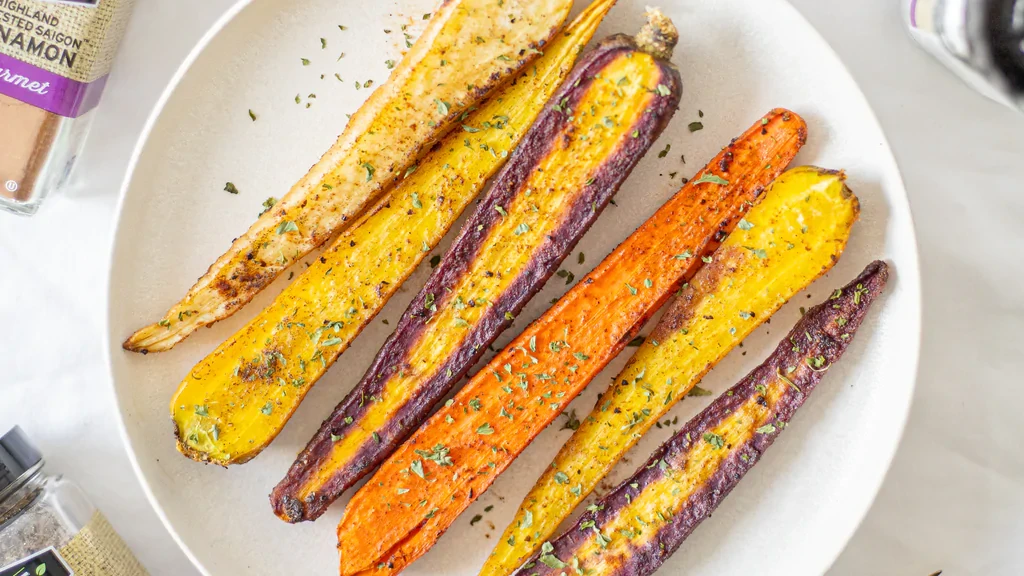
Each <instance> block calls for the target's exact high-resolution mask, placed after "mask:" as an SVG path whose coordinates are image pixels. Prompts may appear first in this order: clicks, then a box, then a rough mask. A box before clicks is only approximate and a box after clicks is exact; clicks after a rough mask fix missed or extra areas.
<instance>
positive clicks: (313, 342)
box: [171, 0, 614, 465]
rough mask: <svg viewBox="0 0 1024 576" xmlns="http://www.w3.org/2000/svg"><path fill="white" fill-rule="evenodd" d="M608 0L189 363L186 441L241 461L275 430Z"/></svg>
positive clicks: (564, 68) (527, 120)
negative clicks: (235, 328) (256, 310)
mask: <svg viewBox="0 0 1024 576" xmlns="http://www.w3.org/2000/svg"><path fill="white" fill-rule="evenodd" d="M612 4H614V1H613V0H600V1H599V2H595V3H594V4H593V5H592V6H591V8H589V9H588V10H586V11H585V12H584V13H583V14H581V15H580V17H579V18H577V20H576V21H575V23H574V24H573V25H572V26H571V27H570V28H569V29H567V30H566V31H565V33H563V34H559V36H558V37H557V38H556V39H555V40H554V41H553V42H552V43H551V44H550V45H549V46H548V47H547V52H546V53H545V54H544V56H543V57H541V58H540V59H538V60H537V61H536V63H535V65H534V66H532V67H531V69H530V70H529V71H527V72H524V73H523V74H521V75H520V76H518V77H517V78H516V79H515V82H513V83H512V84H511V85H509V86H505V87H503V88H502V89H501V90H500V91H499V92H498V93H497V94H495V97H494V98H491V99H490V100H488V101H487V102H485V103H484V104H482V105H481V107H480V109H479V110H476V111H475V112H473V113H472V114H470V115H469V116H467V117H466V118H465V119H464V120H463V123H464V124H465V125H466V126H469V127H471V128H472V129H473V130H476V131H473V132H470V131H466V130H460V131H459V132H458V133H453V134H450V135H449V136H447V137H446V138H445V139H444V140H442V142H441V144H440V146H439V147H438V149H437V150H435V151H434V152H433V153H431V154H429V155H427V157H425V158H424V159H423V161H421V162H420V164H419V168H418V169H417V170H416V171H414V172H412V173H411V174H410V175H409V176H408V177H407V178H405V179H403V180H402V182H401V183H399V185H398V186H397V187H396V188H395V189H394V190H393V191H392V193H391V195H389V196H387V197H385V198H382V199H381V200H380V201H378V202H377V204H376V205H375V206H373V207H372V208H371V209H370V210H369V211H368V213H367V214H366V215H364V216H363V217H362V219H361V220H360V222H358V223H356V224H355V225H354V226H352V227H351V228H349V229H348V230H346V231H344V232H343V233H342V234H341V235H340V236H339V238H338V239H337V240H335V241H334V242H333V243H332V244H331V246H330V247H328V248H327V249H326V250H325V251H324V252H323V253H322V254H321V255H320V258H318V259H317V260H314V261H313V262H312V263H311V265H310V267H309V268H308V269H307V270H306V271H305V272H304V273H303V274H301V275H300V276H299V277H298V278H297V279H296V280H295V282H294V283H293V284H292V285H291V286H289V287H288V288H286V289H285V291H284V292H282V293H281V294H280V295H279V296H278V297H277V299H275V301H274V302H273V304H271V305H270V306H269V307H267V308H266V309H265V310H264V311H263V312H261V313H260V314H259V315H258V316H256V317H255V318H254V319H253V320H252V321H251V322H249V323H248V324H247V325H246V326H245V327H244V328H243V329H242V330H240V331H239V332H237V333H236V334H235V335H234V336H232V337H231V338H230V339H229V340H228V341H226V342H225V343H223V344H222V345H221V346H220V347H218V348H217V350H216V351H214V353H212V354H211V355H209V356H207V357H206V358H205V359H204V360H203V361H202V362H200V363H199V364H197V365H196V366H195V367H194V368H193V369H192V371H191V372H190V373H189V375H188V377H187V378H186V379H185V380H184V382H182V384H181V386H180V387H179V388H178V391H177V393H176V394H175V397H174V399H173V400H172V402H171V412H172V417H173V419H174V424H175V433H176V436H177V440H178V449H179V450H180V451H181V452H182V453H184V454H185V455H186V456H188V457H190V458H193V459H195V460H200V461H208V462H213V463H216V464H221V465H228V464H240V463H242V462H245V461H247V460H249V459H251V458H252V457H254V456H256V454H258V453H259V452H260V450H262V449H263V447H264V446H266V445H267V444H268V443H269V442H270V441H271V440H273V438H274V437H275V436H276V435H277V434H278V432H279V431H280V430H281V428H282V427H283V426H284V424H285V422H287V420H288V418H289V417H290V416H291V414H292V412H293V411H294V410H295V408H296V406H298V404H299V402H301V401H302V399H303V397H304V396H305V394H306V392H307V391H308V390H309V388H310V387H311V386H312V385H313V384H314V383H315V382H316V381H317V380H318V379H319V378H320V377H321V376H322V375H323V374H324V373H325V372H326V370H327V369H328V368H329V367H330V366H331V365H332V364H333V363H334V361H335V360H336V359H337V358H338V356H339V355H341V354H342V352H344V351H345V349H346V348H347V347H348V345H349V344H350V343H351V342H352V340H353V339H354V338H355V337H356V336H357V335H358V334H359V332H360V331H361V330H362V329H363V327H364V326H366V325H367V324H368V323H369V322H370V320H372V319H373V317H374V316H375V315H376V314H377V312H379V311H380V310H381V308H383V306H384V304H385V303H386V302H387V301H388V299H389V298H390V297H391V296H392V295H393V294H394V293H395V291H396V290H397V289H398V288H399V287H400V286H401V284H402V282H404V281H405V280H406V279H407V278H408V277H409V275H410V274H411V273H412V272H413V270H414V269H415V268H416V266H417V265H418V264H419V263H420V262H421V261H422V260H423V258H425V257H426V256H427V255H428V253H429V250H430V249H432V248H433V247H434V246H436V245H437V243H438V242H439V241H440V240H441V238H442V237H444V235H445V234H446V233H447V232H448V230H449V228H450V227H451V226H452V224H453V223H454V222H455V220H456V219H457V218H458V217H459V215H460V214H461V213H462V211H463V210H464V209H465V208H466V206H467V205H468V204H469V203H470V202H471V201H472V200H473V198H475V197H476V195H477V194H478V193H479V192H480V191H481V190H482V189H483V188H484V186H485V184H486V182H487V179H488V178H490V177H491V176H492V175H494V174H495V173H496V172H497V171H498V170H499V169H500V168H501V167H502V166H503V165H504V164H505V161H506V158H507V157H508V152H510V151H511V150H512V149H513V148H514V147H515V145H516V144H517V143H518V142H519V141H520V140H521V139H522V137H523V136H524V135H525V133H526V131H527V129H528V128H529V127H530V125H531V124H532V123H533V121H534V120H535V119H536V118H537V116H538V115H539V114H540V113H541V111H542V110H543V107H544V105H545V104H546V102H547V100H548V98H549V97H550V96H551V95H552V94H554V93H555V91H556V90H557V89H558V87H559V86H560V85H561V84H562V82H563V80H564V79H565V78H566V77H567V76H568V75H569V73H570V72H571V70H572V66H573V63H574V62H575V61H576V57H577V55H578V53H579V51H580V50H581V49H582V48H583V45H585V44H586V43H587V42H588V41H589V40H590V38H591V37H592V36H593V34H594V31H595V30H596V29H597V27H598V25H599V24H600V22H601V19H602V18H603V17H604V15H605V14H606V13H607V11H608V9H609V8H610V7H611V6H612ZM467 142H468V143H469V144H468V146H467V144H466V143H467Z"/></svg>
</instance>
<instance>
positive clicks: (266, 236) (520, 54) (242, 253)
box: [123, 0, 572, 352]
mask: <svg viewBox="0 0 1024 576" xmlns="http://www.w3.org/2000/svg"><path fill="white" fill-rule="evenodd" d="M571 7H572V0H531V1H530V2H495V1H493V0H446V1H444V2H441V3H440V5H439V6H438V7H437V9H436V10H435V11H434V12H433V13H432V17H431V19H430V22H428V24H427V27H426V29H425V30H424V31H423V33H422V34H421V35H420V37H419V38H418V39H417V41H416V43H415V44H414V45H413V47H412V49H411V50H410V51H409V53H408V54H406V56H405V58H403V59H402V61H401V62H400V63H399V64H398V66H396V67H395V69H394V70H393V71H392V73H391V77H390V78H389V79H388V81H387V82H385V83H384V84H383V85H382V86H381V87H380V88H378V89H377V90H376V91H374V92H373V94H372V95H371V96H370V98H369V99H368V100H367V101H366V102H365V103H364V104H363V105H362V106H361V107H360V108H359V110H358V111H357V112H356V113H355V114H354V115H353V116H352V118H351V119H350V120H349V122H348V124H347V125H346V126H345V130H344V132H343V133H342V134H341V136H340V137H339V138H338V140H337V142H336V143H335V144H334V145H333V146H332V147H331V148H330V150H328V151H327V153H325V154H324V156H323V157H322V158H321V159H320V161H319V162H317V163H316V164H315V165H314V166H313V167H312V168H311V169H310V170H309V172H308V173H307V174H306V176H304V177H303V178H302V179H301V180H299V182H298V183H297V184H295V186H293V187H292V189H291V190H290V191H289V192H288V194H286V195H285V196H284V197H283V198H281V200H280V201H279V202H278V203H277V204H276V205H275V206H274V207H273V208H272V209H271V210H267V211H266V212H265V213H263V214H262V215H261V216H260V218H259V219H258V220H257V221H256V222H255V223H254V224H253V225H252V226H251V227H250V228H249V230H248V231H247V232H246V233H245V234H243V235H242V236H240V237H239V238H237V239H236V240H235V241H234V242H233V243H232V245H231V247H230V248H229V249H228V251H227V252H225V253H224V254H223V255H222V256H221V257H220V258H218V259H217V261H216V262H214V263H213V265H211V266H210V269H209V270H208V271H207V272H206V274H204V275H203V276H202V277H201V278H200V279H199V280H198V281H197V282H196V284H195V285H194V286H193V287H192V288H191V289H190V290H189V291H188V293H186V295H185V297H184V298H183V299H182V300H181V301H180V302H178V303H177V304H175V305H174V306H173V307H172V308H171V309H170V310H169V311H168V312H167V314H166V315H164V317H163V318H162V319H161V320H160V321H159V322H155V323H153V324H151V325H149V326H146V327H145V328H142V329H140V330H139V331H138V332H136V333H135V334H133V335H132V336H131V337H129V338H128V339H127V340H126V341H125V342H124V344H123V347H124V349H125V350H130V351H134V352H159V351H163V350H168V349H170V348H171V347H173V346H174V345H175V344H177V343H178V342H180V341H181V340H183V339H184V338H186V337H187V336H188V335H189V334H191V333H192V332H194V331H195V330H197V329H199V328H201V327H203V326H208V325H210V324H213V323H214V322H217V321H219V320H223V319H224V318H227V317H228V316H230V315H232V314H234V313H235V312H236V311H238V310H239V309H240V308H241V307H242V306H244V305H245V304H247V303H248V302H249V301H250V300H252V298H253V297H254V296H255V295H256V294H257V293H259V291H260V290H262V289H263V288H265V287H266V286H268V285H269V284H270V283H271V282H272V281H273V280H274V279H275V278H276V277H277V276H278V275H279V274H280V273H281V272H282V271H283V270H285V269H286V268H288V267H289V266H290V265H292V264H293V263H295V262H296V261H298V260H299V259H301V258H302V257H303V256H305V255H306V254H308V253H309V252H310V251H311V250H313V249H314V248H316V247H317V246H320V245H321V244H323V243H324V242H326V241H327V240H328V239H330V238H332V237H333V236H335V235H336V234H337V233H338V232H339V230H341V229H343V228H345V227H346V226H347V225H348V224H350V223H351V222H352V221H353V219H355V218H356V217H357V216H358V215H359V214H360V213H361V212H362V211H363V210H364V209H365V208H367V207H368V206H369V205H370V203H371V202H373V201H374V200H375V199H376V198H377V197H379V196H380V195H381V194H382V193H385V192H386V191H388V190H389V189H390V188H391V187H392V186H393V185H394V184H396V183H397V182H398V181H399V180H400V179H401V178H402V177H403V176H405V175H406V173H407V172H408V170H410V169H411V168H412V167H413V166H414V165H415V163H416V161H417V158H418V157H419V156H420V155H421V154H423V153H425V152H427V151H428V150H429V149H430V148H431V146H432V145H433V144H434V143H436V142H437V141H438V140H439V139H440V138H441V137H442V136H444V135H445V134H446V133H447V132H448V131H449V130H450V129H451V128H453V127H454V126H457V125H458V124H459V122H460V119H462V115H463V114H464V113H465V112H466V111H467V110H470V109H471V108H472V106H473V105H474V104H475V103H477V102H479V101H480V100H482V99H483V98H484V97H485V96H486V95H487V94H489V93H490V92H491V91H492V90H494V89H495V88H496V87H497V86H499V85H500V84H501V83H502V82H503V81H505V80H507V79H509V78H512V77H513V76H514V75H515V74H516V73H517V72H519V71H520V70H526V69H527V68H526V66H527V64H529V63H530V62H531V61H533V60H534V59H535V58H536V57H537V55H539V54H540V53H541V50H543V49H545V48H546V46H547V43H548V41H549V40H550V39H551V38H552V37H553V36H554V35H555V33H556V32H557V31H558V30H559V28H560V27H561V26H562V23H563V22H564V21H565V18H566V17H567V16H568V13H569V9H570V8H571ZM442 61H443V62H445V64H444V65H439V64H438V63H439V62H442Z"/></svg>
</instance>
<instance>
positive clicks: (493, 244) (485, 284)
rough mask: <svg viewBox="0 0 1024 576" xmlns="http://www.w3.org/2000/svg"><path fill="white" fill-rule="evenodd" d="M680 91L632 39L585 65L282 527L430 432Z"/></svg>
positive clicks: (485, 204)
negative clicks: (438, 408)
mask: <svg viewBox="0 0 1024 576" xmlns="http://www.w3.org/2000/svg"><path fill="white" fill-rule="evenodd" d="M619 78H626V79H628V82H626V83H620V82H618V79H619ZM681 89H682V83H681V80H680V79H679V73H678V71H677V70H676V69H675V67H673V66H672V65H671V64H669V63H667V62H666V61H664V60H658V59H655V58H653V57H651V56H650V55H648V54H646V53H643V52H640V51H639V49H638V48H637V46H636V44H635V43H634V41H633V40H632V39H631V38H629V37H626V36H622V35H618V36H613V37H611V38H609V39H607V40H605V41H603V42H601V43H600V44H599V45H598V46H597V47H596V48H595V49H594V50H592V51H590V52H589V53H587V54H586V55H585V56H584V57H583V59H582V60H581V61H580V63H579V65H578V66H577V67H576V70H575V71H574V72H573V73H572V75H571V76H570V77H569V78H568V79H567V80H566V84H565V86H563V88H562V89H561V90H560V91H559V92H558V94H556V95H555V96H554V97H553V98H552V100H551V104H550V105H549V107H548V108H547V109H546V110H545V111H544V112H543V113H542V114H541V116H540V118H539V119H538V120H537V123H536V124H534V126H533V127H532V128H531V129H530V131H529V133H527V135H526V136H525V138H524V139H523V142H522V144H521V145H520V146H519V148H517V149H516V151H515V153H514V154H513V155H512V159H511V160H510V161H509V163H508V165H506V167H505V169H504V170H503V171H502V173H501V174H500V175H499V177H498V179H497V181H496V183H495V185H494V187H493V188H492V189H491V192H490V193H489V194H488V195H487V196H486V197H485V198H484V199H483V200H482V201H481V202H480V204H479V205H478V206H477V208H476V211H475V212H474V213H473V215H472V216H471V217H470V219H469V220H468V221H467V223H466V224H465V226H464V227H463V229H462V232H461V234H460V235H459V237H458V239H457V240H456V241H455V243H454V244H453V245H452V247H451V249H450V250H449V251H448V253H447V254H446V255H445V256H444V259H442V260H441V263H440V265H439V266H437V268H435V269H434V272H433V273H432V275H431V277H430V279H429V280H428V281H427V283H426V285H425V286H424V287H423V289H422V290H421V291H420V293H419V294H418V295H417V296H416V297H415V298H414V299H413V301H412V303H411V304H410V305H409V308H408V309H407V310H406V311H405V313H404V314H403V316H402V318H401V319H400V320H399V322H398V325H397V327H396V328H395V331H394V333H393V334H392V335H391V337H390V338H389V339H388V341H387V342H386V343H385V344H384V346H383V348H381V350H380V352H378V354H377V357H376V358H375V359H374V361H373V364H372V365H371V366H370V368H369V370H367V372H366V374H365V375H364V376H363V378H362V380H361V381H360V382H359V384H358V385H356V387H355V388H354V389H353V390H352V391H351V392H350V393H349V394H348V396H347V397H346V398H345V399H344V400H343V401H342V402H341V403H340V404H339V405H338V407H337V408H336V409H335V411H334V413H333V414H332V415H331V416H330V418H328V419H327V420H326V421H325V422H324V424H323V426H321V428H320V430H319V432H317V434H316V436H314V438H313V439H312V440H311V441H310V443H309V445H308V446H307V447H306V449H305V450H303V451H302V453H301V454H300V455H299V457H298V459H297V460H296V462H295V464H293V465H292V467H291V469H290V470H289V472H288V474H287V476H286V477H285V479H284V480H282V481H281V483H280V484H278V486H277V487H276V488H275V489H274V492H273V493H272V495H271V502H272V504H273V507H274V511H275V513H276V514H277V515H278V516H279V517H281V518H282V519H284V520H286V521H290V522H296V521H301V520H313V519H315V518H317V517H318V516H320V515H321V514H322V513H323V512H324V511H325V510H326V509H327V507H328V506H329V505H330V503H331V502H333V501H334V500H335V499H336V498H337V497H338V496H340V495H341V493H342V492H344V491H345V490H346V489H348V488H349V487H351V486H352V485H353V484H354V483H355V482H356V481H358V480H359V479H360V478H361V477H362V476H364V475H365V474H366V473H367V472H369V471H370V470H372V468H373V467H375V466H376V465H377V464H380V462H381V461H383V460H384V458H386V457H387V456H388V455H389V454H390V453H391V452H392V451H393V450H394V449H395V448H396V447H397V446H398V445H399V444H400V443H401V442H402V441H403V440H405V439H406V438H407V437H408V436H409V434H410V433H412V431H413V430H415V428H416V427H417V426H419V425H420V424H422V423H423V421H424V420H425V419H426V417H427V416H428V415H429V412H430V410H431V409H432V408H433V406H434V405H435V404H436V403H437V402H438V401H439V400H440V399H442V398H443V397H444V396H445V395H446V394H447V393H448V392H449V391H450V390H451V388H452V386H454V385H455V383H456V382H457V381H459V380H460V379H461V378H462V376H463V375H464V374H465V373H466V371H467V370H469V368H470V367H471V366H472V365H473V364H475V363H476V361H477V360H479V358H480V356H482V355H483V353H484V352H485V351H486V350H487V347H488V346H489V345H490V344H491V343H492V342H494V340H495V338H497V337H498V336H499V335H500V334H501V333H502V332H503V331H504V330H505V329H506V328H508V327H509V326H511V324H512V320H513V319H514V317H515V315H516V314H518V313H519V311H520V310H521V309H522V308H523V306H525V305H526V303H527V302H528V301H529V300H530V298H531V297H532V296H533V295H534V294H536V293H537V291H539V290H540V289H541V288H542V287H543V286H544V283H545V282H546V281H547V279H548V278H549V277H550V276H551V275H552V274H553V273H554V272H555V270H556V269H557V268H558V266H559V264H561V262H562V261H563V260H564V259H565V257H566V256H567V255H568V254H569V253H570V252H571V251H572V249H573V247H574V246H575V245H576V243H577V242H578V241H579V239H580V238H581V237H582V236H583V234H584V233H586V231H587V230H588V229H589V228H590V226H591V225H592V224H593V223H594V221H595V220H596V219H597V217H598V215H599V214H600V213H601V212H602V211H603V210H604V208H605V206H606V205H607V203H608V201H609V200H610V199H611V198H612V197H613V196H614V195H615V193H616V192H617V191H618V189H619V187H620V186H621V184H622V182H623V181H625V179H626V178H627V177H628V176H629V174H630V172H631V171H632V169H633V168H634V167H635V166H636V163H637V162H638V161H639V160H640V158H641V157H643V155H644V153H646V152H647V150H648V149H649V148H650V146H651V144H653V142H654V141H655V140H656V139H657V138H658V136H659V135H660V134H661V132H662V130H663V129H664V128H665V126H666V125H667V124H668V122H669V120H670V119H671V118H672V115H673V114H674V113H675V110H676V108H677V107H678V105H679V96H680V92H681ZM578 110H586V111H587V113H585V114H584V113H578V114H577V113H576V111H578ZM435 459H438V460H439V461H440V459H441V457H440V456H435Z"/></svg>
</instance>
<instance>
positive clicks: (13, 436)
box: [0, 427, 147, 576]
mask: <svg viewBox="0 0 1024 576" xmlns="http://www.w3.org/2000/svg"><path fill="white" fill-rule="evenodd" d="M43 465H44V463H43V455H42V454H41V453H40V452H39V450H37V449H36V448H35V446H33V445H32V443H31V442H30V441H29V440H28V438H27V437H26V436H25V434H24V433H23V432H22V431H21V429H20V428H18V427H15V428H14V429H13V430H11V431H10V432H8V433H7V434H5V435H4V436H2V437H0V576H72V575H73V576H147V574H146V570H145V569H144V568H143V567H142V565H141V564H139V561H138V560H136V559H135V557H134V556H133V555H132V553H131V551H129V550H128V547H127V546H125V544H124V541H122V540H121V538H120V536H118V535H117V533H116V532H114V529H113V528H111V526H110V524H109V523H108V522H107V519H106V518H105V517H104V516H103V514H102V513H101V512H99V511H98V510H96V509H95V508H94V507H93V505H92V504H91V503H90V502H89V500H88V499H87V498H86V496H85V494H84V493H83V492H82V490H81V489H80V488H79V487H78V486H77V485H76V484H74V483H73V482H71V481H70V480H66V479H65V478H63V477H62V476H48V475H47V474H46V473H45V471H44V470H43Z"/></svg>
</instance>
